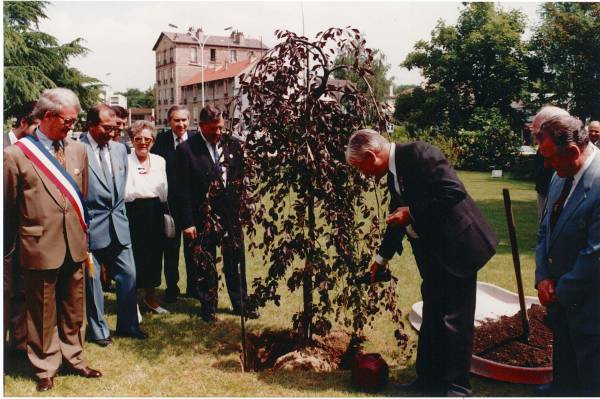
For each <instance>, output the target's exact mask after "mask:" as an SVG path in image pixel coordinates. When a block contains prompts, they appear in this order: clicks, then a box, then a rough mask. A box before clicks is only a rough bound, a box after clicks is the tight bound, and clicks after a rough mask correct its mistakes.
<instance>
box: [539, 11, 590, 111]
mask: <svg viewBox="0 0 600 399" xmlns="http://www.w3.org/2000/svg"><path fill="white" fill-rule="evenodd" d="M540 16H541V21H542V22H541V24H540V25H539V26H537V27H536V28H535V30H534V34H533V37H532V40H531V47H532V49H533V52H534V56H535V57H536V58H537V60H539V62H540V64H541V68H538V71H539V72H540V74H539V75H538V80H537V82H536V83H538V86H537V90H538V91H539V93H540V94H541V95H540V96H539V102H538V104H537V105H541V103H546V102H553V103H556V104H560V105H563V106H566V107H568V109H569V111H570V112H571V113H572V114H574V115H577V116H578V117H580V118H582V119H584V118H587V117H591V118H592V119H599V118H600V3H544V5H543V6H542V7H541V10H540ZM545 93H546V94H545Z"/></svg>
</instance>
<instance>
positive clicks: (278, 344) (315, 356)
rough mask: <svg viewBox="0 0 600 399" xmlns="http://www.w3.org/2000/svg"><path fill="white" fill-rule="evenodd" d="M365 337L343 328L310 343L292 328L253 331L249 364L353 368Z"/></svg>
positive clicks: (257, 367)
mask: <svg viewBox="0 0 600 399" xmlns="http://www.w3.org/2000/svg"><path fill="white" fill-rule="evenodd" d="M363 341H364V339H362V338H358V337H353V336H352V335H351V334H348V333H346V332H342V331H332V332H331V333H330V334H329V335H326V336H324V337H320V336H315V337H314V338H313V340H312V341H309V342H306V341H304V340H303V339H302V338H301V337H300V336H298V335H296V334H293V333H292V332H291V331H289V330H277V331H272V330H265V331H263V332H262V333H260V334H255V333H249V334H248V336H247V340H246V356H247V360H246V361H247V367H248V369H251V370H254V371H262V370H310V371H322V372H327V371H334V370H338V369H349V368H351V367H352V362H353V361H354V357H355V355H356V354H357V353H358V352H359V351H360V349H361V347H360V345H361V343H362V342H363Z"/></svg>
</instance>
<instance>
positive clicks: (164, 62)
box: [163, 50, 167, 64]
mask: <svg viewBox="0 0 600 399" xmlns="http://www.w3.org/2000/svg"><path fill="white" fill-rule="evenodd" d="M166 63H167V50H163V64H166Z"/></svg>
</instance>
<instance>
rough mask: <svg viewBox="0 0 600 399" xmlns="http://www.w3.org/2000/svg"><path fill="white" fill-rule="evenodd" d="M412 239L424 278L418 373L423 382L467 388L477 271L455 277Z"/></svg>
mask: <svg viewBox="0 0 600 399" xmlns="http://www.w3.org/2000/svg"><path fill="white" fill-rule="evenodd" d="M411 243H412V247H413V253H414V255H415V259H416V261H417V266H418V268H419V273H420V274H421V277H422V279H423V282H422V284H421V295H422V298H423V322H422V325H421V329H420V331H419V343H418V348H417V362H416V369H417V375H418V377H419V379H421V380H423V381H425V382H426V383H431V384H434V385H435V384H445V385H448V386H449V385H451V384H456V385H459V386H461V387H465V388H469V389H470V388H471V386H470V383H469V371H470V367H471V355H472V344H473V323H474V318H475V302H476V294H477V274H476V273H474V274H473V275H471V276H468V277H457V276H455V275H453V274H451V273H449V272H448V271H447V270H446V268H445V267H444V265H443V264H442V263H441V261H440V259H438V258H437V257H435V256H433V253H432V251H431V249H429V248H426V247H425V246H422V245H420V242H419V241H418V240H414V241H412V242H411Z"/></svg>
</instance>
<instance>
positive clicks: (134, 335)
mask: <svg viewBox="0 0 600 399" xmlns="http://www.w3.org/2000/svg"><path fill="white" fill-rule="evenodd" d="M115 335H116V336H118V337H125V338H135V339H146V338H148V334H146V333H145V332H143V331H142V330H137V331H132V332H120V331H117V332H115Z"/></svg>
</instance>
